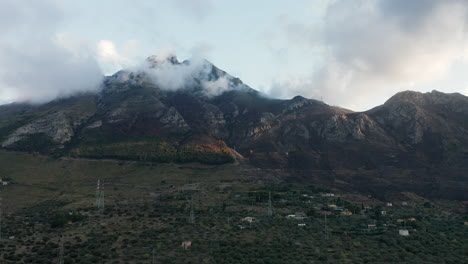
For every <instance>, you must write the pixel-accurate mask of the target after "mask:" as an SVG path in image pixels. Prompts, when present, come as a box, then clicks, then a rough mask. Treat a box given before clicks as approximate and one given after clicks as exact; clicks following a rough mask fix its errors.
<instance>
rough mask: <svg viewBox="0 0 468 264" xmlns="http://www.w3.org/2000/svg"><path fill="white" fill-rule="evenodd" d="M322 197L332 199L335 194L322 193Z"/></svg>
mask: <svg viewBox="0 0 468 264" xmlns="http://www.w3.org/2000/svg"><path fill="white" fill-rule="evenodd" d="M322 196H323V197H333V196H335V194H333V193H324V194H322Z"/></svg>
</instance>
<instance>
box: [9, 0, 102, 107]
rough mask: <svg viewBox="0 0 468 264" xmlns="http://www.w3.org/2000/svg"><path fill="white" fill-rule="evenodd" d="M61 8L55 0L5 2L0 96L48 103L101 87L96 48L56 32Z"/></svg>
mask: <svg viewBox="0 0 468 264" xmlns="http://www.w3.org/2000/svg"><path fill="white" fill-rule="evenodd" d="M60 21H61V10H59V9H58V7H57V6H56V3H55V1H52V0H50V1H49V0H37V1H28V2H22V1H15V0H3V1H0V35H1V36H2V37H1V39H0V97H1V98H2V101H3V103H5V102H11V101H31V102H45V101H49V100H51V99H54V98H56V97H60V96H69V95H71V94H73V93H76V92H83V91H95V90H97V89H98V88H99V83H100V81H101V77H102V75H101V71H100V68H99V66H98V64H97V62H96V61H95V60H94V56H93V54H92V51H90V50H89V49H87V48H86V47H85V46H83V45H81V43H79V42H73V40H72V39H70V38H67V36H66V34H58V33H57V31H58V30H57V25H58V24H59V23H60Z"/></svg>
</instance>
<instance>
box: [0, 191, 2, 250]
mask: <svg viewBox="0 0 468 264" xmlns="http://www.w3.org/2000/svg"><path fill="white" fill-rule="evenodd" d="M1 240H2V197H1V196H0V241H1Z"/></svg>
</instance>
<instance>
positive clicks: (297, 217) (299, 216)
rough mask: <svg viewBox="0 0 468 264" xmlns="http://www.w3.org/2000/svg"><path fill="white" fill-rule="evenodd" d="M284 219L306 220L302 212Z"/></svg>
mask: <svg viewBox="0 0 468 264" xmlns="http://www.w3.org/2000/svg"><path fill="white" fill-rule="evenodd" d="M286 218H290V219H304V218H306V215H305V214H304V213H302V212H296V213H295V214H289V215H287V216H286Z"/></svg>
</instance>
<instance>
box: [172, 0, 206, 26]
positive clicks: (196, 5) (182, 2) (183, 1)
mask: <svg viewBox="0 0 468 264" xmlns="http://www.w3.org/2000/svg"><path fill="white" fill-rule="evenodd" d="M173 3H174V4H175V5H176V7H177V8H179V9H180V10H182V11H184V12H185V13H186V14H188V15H190V16H193V17H194V18H195V19H197V20H199V21H201V20H203V19H204V18H205V17H206V16H208V15H209V13H210V12H211V11H212V9H213V8H214V2H213V1H212V0H174V1H173Z"/></svg>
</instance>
